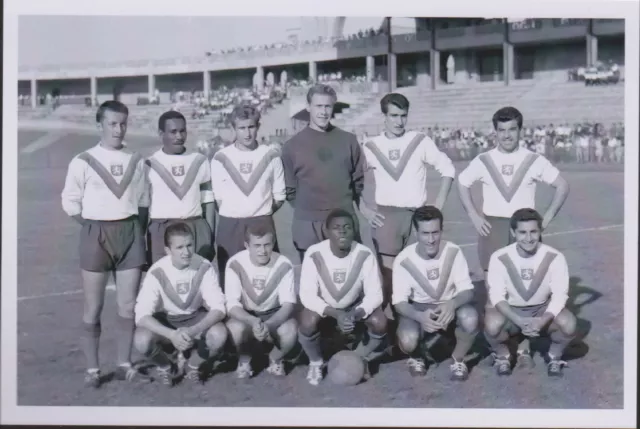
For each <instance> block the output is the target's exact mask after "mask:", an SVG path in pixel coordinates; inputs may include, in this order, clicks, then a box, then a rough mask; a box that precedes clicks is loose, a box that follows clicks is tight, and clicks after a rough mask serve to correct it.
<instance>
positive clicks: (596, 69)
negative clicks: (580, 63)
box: [568, 60, 621, 86]
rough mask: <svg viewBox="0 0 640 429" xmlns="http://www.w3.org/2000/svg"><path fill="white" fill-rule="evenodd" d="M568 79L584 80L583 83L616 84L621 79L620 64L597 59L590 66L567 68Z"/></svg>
mask: <svg viewBox="0 0 640 429" xmlns="http://www.w3.org/2000/svg"><path fill="white" fill-rule="evenodd" d="M568 78H569V80H570V81H579V82H584V84H585V85H587V86H589V85H610V84H617V83H618V82H620V80H621V75H620V66H618V64H617V63H616V62H614V61H613V60H609V61H608V62H607V63H606V64H605V63H604V62H602V61H597V62H596V63H595V64H594V65H593V66H590V67H578V68H574V69H571V70H569V76H568Z"/></svg>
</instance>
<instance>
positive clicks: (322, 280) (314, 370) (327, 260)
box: [298, 210, 387, 385]
mask: <svg viewBox="0 0 640 429" xmlns="http://www.w3.org/2000/svg"><path fill="white" fill-rule="evenodd" d="M325 228H326V234H327V236H328V237H329V239H328V240H324V241H322V242H320V243H318V244H314V245H313V246H311V247H309V249H308V250H307V253H306V255H305V257H304V262H303V263H302V273H301V275H300V301H301V302H302V305H303V306H304V308H303V309H302V312H301V313H300V328H299V333H298V338H299V340H300V345H301V346H302V348H303V350H304V351H305V353H306V354H307V356H308V358H309V361H310V363H309V372H308V374H307V380H308V381H309V383H310V384H312V385H317V384H318V383H320V380H322V378H323V369H324V360H323V356H322V351H321V349H320V331H321V324H322V323H324V322H326V321H327V319H329V318H330V319H333V320H335V321H336V322H337V325H338V328H339V329H340V330H341V331H342V332H343V333H345V334H348V333H350V332H352V331H353V330H354V328H355V323H356V322H364V323H365V325H366V327H367V336H368V341H366V342H365V341H364V339H363V341H362V342H361V343H360V344H359V345H358V347H357V348H356V349H355V350H354V351H355V353H356V354H358V355H360V356H361V357H362V358H363V359H364V361H365V363H368V362H370V361H371V360H372V359H374V358H375V357H377V356H378V355H379V354H381V352H380V350H379V348H380V347H381V345H383V343H384V338H385V336H386V334H387V318H386V317H385V315H384V313H383V311H382V308H381V305H382V284H381V281H380V271H379V268H378V263H377V261H376V258H375V256H374V255H373V253H372V252H371V250H369V249H368V248H367V247H365V246H363V245H362V244H359V243H356V242H355V241H354V235H355V221H354V219H353V216H352V215H351V214H350V213H349V212H347V211H346V210H334V211H332V212H331V213H329V215H328V216H327V220H326V222H325Z"/></svg>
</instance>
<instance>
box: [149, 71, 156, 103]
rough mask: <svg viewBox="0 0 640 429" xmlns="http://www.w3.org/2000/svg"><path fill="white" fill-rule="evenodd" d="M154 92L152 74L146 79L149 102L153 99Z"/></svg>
mask: <svg viewBox="0 0 640 429" xmlns="http://www.w3.org/2000/svg"><path fill="white" fill-rule="evenodd" d="M155 92H156V76H155V75H154V74H149V76H148V77H147V93H148V95H147V96H148V98H149V101H151V100H152V99H153V96H154V95H155Z"/></svg>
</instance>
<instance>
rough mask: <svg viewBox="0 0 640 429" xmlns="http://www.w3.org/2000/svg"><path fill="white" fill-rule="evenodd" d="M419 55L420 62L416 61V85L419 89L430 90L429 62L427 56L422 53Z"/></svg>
mask: <svg viewBox="0 0 640 429" xmlns="http://www.w3.org/2000/svg"><path fill="white" fill-rule="evenodd" d="M418 55H420V56H419V57H418V60H417V61H416V85H417V86H418V87H419V88H428V87H429V75H430V73H429V62H428V60H427V56H426V55H425V54H424V53H423V52H421V53H419V54H418Z"/></svg>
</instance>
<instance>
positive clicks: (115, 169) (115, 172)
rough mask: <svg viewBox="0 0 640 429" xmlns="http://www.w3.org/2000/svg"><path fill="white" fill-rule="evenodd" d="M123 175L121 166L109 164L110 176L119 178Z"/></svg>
mask: <svg viewBox="0 0 640 429" xmlns="http://www.w3.org/2000/svg"><path fill="white" fill-rule="evenodd" d="M123 174H124V167H123V166H122V164H111V175H112V176H115V177H120V176H122V175H123Z"/></svg>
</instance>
